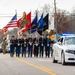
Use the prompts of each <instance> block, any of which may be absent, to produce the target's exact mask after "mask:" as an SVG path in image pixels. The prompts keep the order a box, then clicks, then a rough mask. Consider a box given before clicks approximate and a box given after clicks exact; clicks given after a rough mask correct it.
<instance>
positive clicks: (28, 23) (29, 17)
mask: <svg viewBox="0 0 75 75" xmlns="http://www.w3.org/2000/svg"><path fill="white" fill-rule="evenodd" d="M20 19H22V18H20ZM26 21H27V24H26V25H25V26H24V27H23V28H22V29H21V31H22V32H26V31H27V30H28V29H29V28H30V27H31V12H30V13H28V14H27V15H26ZM19 22H20V20H19Z"/></svg>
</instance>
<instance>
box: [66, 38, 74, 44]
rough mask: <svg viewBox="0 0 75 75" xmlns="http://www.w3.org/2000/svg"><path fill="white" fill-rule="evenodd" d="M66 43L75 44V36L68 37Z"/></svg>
mask: <svg viewBox="0 0 75 75" xmlns="http://www.w3.org/2000/svg"><path fill="white" fill-rule="evenodd" d="M65 44H69V45H70V44H75V37H66V38H65Z"/></svg>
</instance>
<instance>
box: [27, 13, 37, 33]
mask: <svg viewBox="0 0 75 75" xmlns="http://www.w3.org/2000/svg"><path fill="white" fill-rule="evenodd" d="M37 20H38V17H37V13H36V16H35V18H34V19H33V21H32V23H31V27H30V29H29V30H28V33H33V32H35V31H36V29H37V27H38V25H37Z"/></svg>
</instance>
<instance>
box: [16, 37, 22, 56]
mask: <svg viewBox="0 0 75 75" xmlns="http://www.w3.org/2000/svg"><path fill="white" fill-rule="evenodd" d="M16 43H17V45H16V57H20V51H21V43H22V38H21V37H19V38H17V39H16Z"/></svg>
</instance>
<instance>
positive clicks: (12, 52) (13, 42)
mask: <svg viewBox="0 0 75 75" xmlns="http://www.w3.org/2000/svg"><path fill="white" fill-rule="evenodd" d="M15 43H16V42H15V37H14V36H12V37H11V39H10V56H11V57H13V56H14V48H15Z"/></svg>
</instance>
